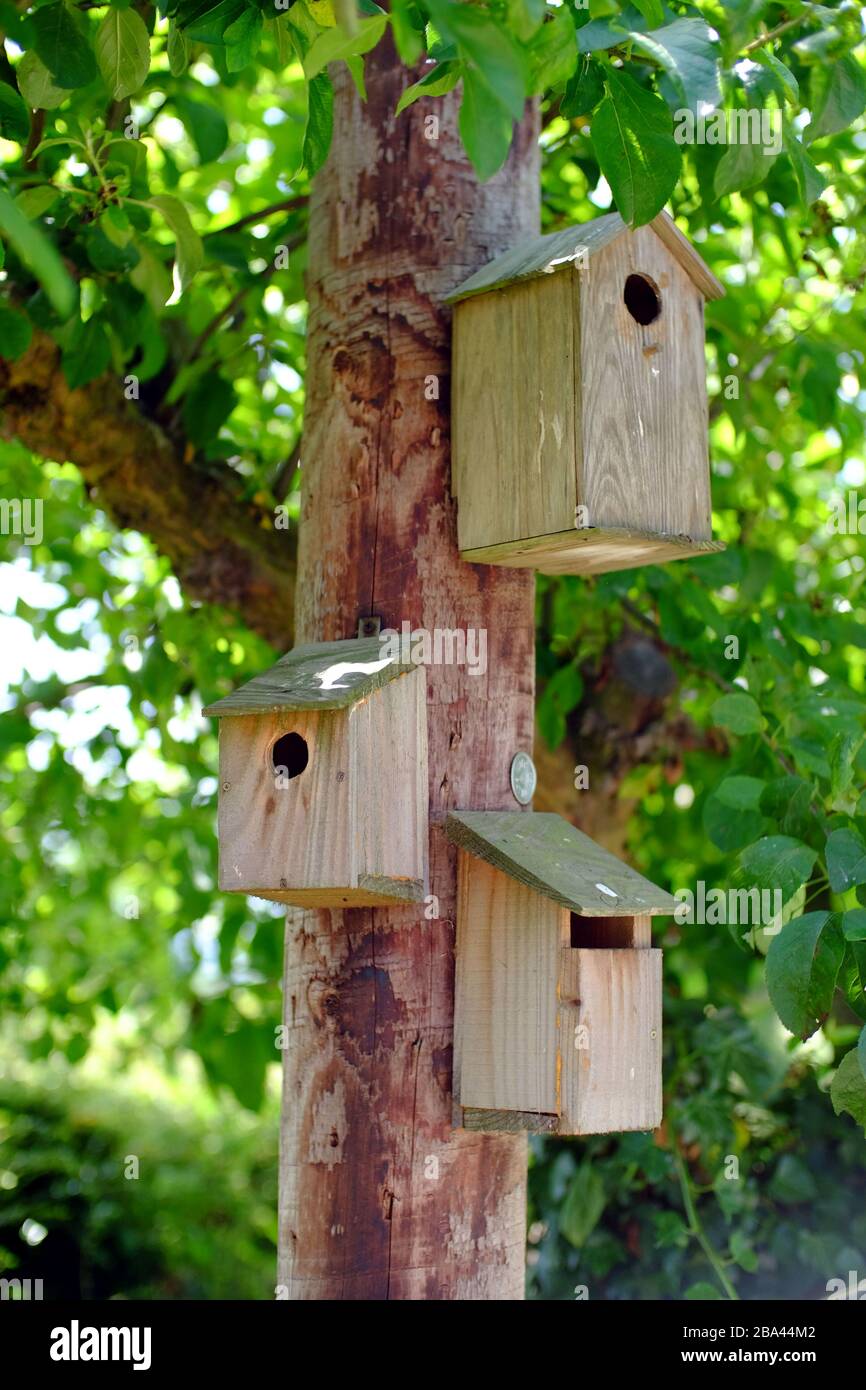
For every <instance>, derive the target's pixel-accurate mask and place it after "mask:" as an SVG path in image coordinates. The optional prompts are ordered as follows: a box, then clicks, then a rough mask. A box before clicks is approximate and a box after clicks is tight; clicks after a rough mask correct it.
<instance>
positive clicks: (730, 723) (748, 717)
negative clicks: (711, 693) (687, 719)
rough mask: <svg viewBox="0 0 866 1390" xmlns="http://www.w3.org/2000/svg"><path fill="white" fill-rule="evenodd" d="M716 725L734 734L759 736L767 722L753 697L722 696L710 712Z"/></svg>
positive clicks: (738, 695) (743, 695)
mask: <svg viewBox="0 0 866 1390" xmlns="http://www.w3.org/2000/svg"><path fill="white" fill-rule="evenodd" d="M710 718H711V719H712V721H713V723H714V724H718V725H719V726H720V727H721V728H723V729H730V730H731V733H733V734H759V733H760V732H761V730H762V729H764V728H766V724H767V721H766V719H765V718H764V716H763V715H762V714H761V711H760V709H759V708H758V705H757V703H756V701H755V700H753V699H752V697H751V695H745V694H742V695H740V694H737V695H722V696H721V697H720V698H719V699H718V700H716V702H715V703H714V705H713V706H712V708H711V710H710Z"/></svg>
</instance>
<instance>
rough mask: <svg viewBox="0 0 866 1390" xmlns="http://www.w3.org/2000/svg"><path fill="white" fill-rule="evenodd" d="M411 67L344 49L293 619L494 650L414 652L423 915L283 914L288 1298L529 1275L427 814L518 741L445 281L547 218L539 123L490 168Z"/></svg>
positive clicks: (521, 675)
mask: <svg viewBox="0 0 866 1390" xmlns="http://www.w3.org/2000/svg"><path fill="white" fill-rule="evenodd" d="M405 82H406V77H405V74H403V73H402V72H401V71H400V70H399V68H398V65H397V63H396V60H395V59H394V58H393V56H392V55H391V53H390V51H389V50H388V49H386V48H382V49H379V50H377V51H376V52H375V53H374V54H372V55H370V57H369V58H368V60H367V87H368V98H369V99H368V102H367V103H366V105H362V104H361V102H360V101H359V99H358V98H357V96H356V94H355V92H354V90H353V89H352V85H351V79H350V78H349V77H348V74H347V73H345V71H343V72H341V73H339V74H338V86H339V89H338V96H337V106H336V115H335V131H334V144H333V151H332V154H331V157H330V159H329V162H328V164H327V166H326V167H325V169H324V170H323V171H322V173H321V174H320V175H319V176H318V178H317V180H316V188H315V191H314V196H313V204H312V208H311V232H310V248H311V270H310V276H309V290H310V320H309V343H308V382H309V396H308V404H307V412H306V420H305V431H304V453H303V459H302V466H303V471H304V492H303V518H302V525H301V541H300V569H299V575H298V612H297V618H298V629H299V632H298V638H299V640H300V641H311V640H329V639H334V638H344V637H347V636H350V635H352V634H353V633H355V632H356V631H357V623H358V618H359V616H361V615H364V614H369V613H370V612H373V613H377V614H379V615H380V616H381V618H382V621H383V626H385V627H388V628H396V629H399V628H400V624H401V621H402V620H403V619H407V620H409V621H410V622H411V623H412V624H413V627H423V628H426V629H428V630H431V631H432V630H433V629H434V628H437V627H440V628H455V627H458V626H460V627H475V628H484V629H486V631H487V640H488V665H487V671H486V674H484V675H483V676H475V677H473V676H471V675H469V674H468V673H467V670H466V668H465V667H456V666H444V665H443V666H433V667H430V668H429V669H428V670H427V685H428V732H429V806H430V818H431V822H432V823H433V828H432V830H431V859H430V874H431V885H430V886H431V892H432V893H433V894H435V895H436V896H437V898H438V913H439V915H438V917H435V918H433V919H432V920H426V919H425V918H424V916H423V913H421V912H419V911H418V909H417V908H416V909H413V910H396V911H388V912H386V911H373V912H370V911H365V910H356V911H351V912H346V913H337V912H333V913H327V912H320V913H315V914H313V913H307V914H301V913H291V914H290V915H289V919H288V922H287V934H286V943H287V945H286V973H285V1017H286V1022H287V1024H288V1032H289V1042H288V1049H287V1052H286V1055H285V1072H284V1114H283V1125H282V1144H281V1150H282V1152H281V1193H280V1260H279V1281H280V1283H281V1284H284V1285H285V1286H286V1289H287V1291H288V1295H289V1297H290V1298H293V1299H324V1298H343V1299H362V1298H372V1299H386V1298H397V1299H519V1298H522V1296H523V1284H524V1242H525V1229H524V1222H525V1182H526V1175H525V1164H526V1145H525V1138H524V1137H523V1136H522V1135H510V1134H503V1135H498V1136H488V1135H477V1134H470V1133H466V1132H463V1131H460V1132H457V1133H454V1132H452V1129H451V1115H452V1111H451V1070H452V1029H453V977H454V954H453V953H454V918H455V898H456V851H455V850H454V848H453V847H452V846H450V845H449V844H448V842H447V840H446V839H445V836H444V835H443V834H442V832H441V830H440V829H438V828H437V827H438V826H439V825H440V824H441V822H442V820H443V819H444V816H445V814H446V813H447V811H448V810H450V809H451V808H453V807H454V806H458V805H463V806H479V807H506V806H509V805H511V806H513V805H514V802H513V800H512V798H511V793H510V789H509V785H508V769H509V764H510V760H511V757H512V755H513V753H514V752H515V751H516V750H517V749H520V748H523V749H529V748H531V746H532V712H533V694H534V690H533V676H534V671H533V668H534V659H533V636H534V632H533V581H532V576H531V574H529V573H519V572H507V571H496V572H492V571H490V570H486V569H473V568H471V567H469V566H467V565H464V564H461V562H460V560H459V557H458V554H457V549H456V528H455V519H454V506H453V503H452V502H451V499H450V495H449V487H448V464H449V447H448V424H449V407H448V396H449V382H448V373H449V366H450V342H449V337H450V335H449V322H448V320H449V312H448V311H446V310H445V309H444V308H443V307H442V305H441V297H442V296H443V295H444V294H445V293H446V292H447V291H448V290H450V289H452V288H453V287H454V286H455V285H456V284H458V283H459V282H460V280H461V279H463V278H465V277H466V275H468V274H469V272H470V271H472V270H473V269H475V268H476V267H477V266H479V265H482V264H484V262H485V261H487V260H489V259H490V258H491V257H492V256H493V255H495V254H496V253H497V252H499V251H501V250H503V249H504V248H505V247H507V246H509V245H511V244H513V242H514V241H516V240H518V239H519V238H520V237H522V236H526V235H529V234H531V233H532V232H534V231H536V230H537V226H538V187H539V185H538V166H537V162H536V153H535V151H536V139H537V125H536V123H535V118H534V117H529V118H528V119H527V121H526V122H525V123H524V125H523V126H522V127H521V128H520V130H519V131H518V134H517V138H516V144H515V148H514V149H513V151H512V154H511V156H510V159H509V162H508V164H507V166H506V168H505V169H504V170H503V172H502V173H501V174H500V175H498V176H497V177H496V178H494V179H493V180H491V181H490V182H489V183H487V184H484V185H479V183H478V182H477V180H476V179H475V178H474V176H473V175H472V173H471V170H470V169H469V166H468V164H467V162H466V159H465V156H464V155H463V153H462V150H461V148H460V143H459V140H458V136H457V131H456V118H457V110H458V103H459V94H458V93H453V94H450V95H449V96H447V97H445V98H443V99H435V100H428V101H420V102H418V103H417V104H416V105H414V106H412V107H411V108H410V109H409V110H408V111H407V112H405V113H404V114H403V115H402V116H400V117H399V118H398V119H397V120H395V119H394V117H393V111H394V108H395V106H396V103H397V100H398V97H399V94H400V91H401V90H402V88H403V86H404V85H405ZM431 114H435V115H437V116H438V117H439V119H440V126H439V130H438V132H435V133H438V139H435V140H434V139H428V138H427V136H428V135H430V134H432V133H434V132H432V130H431V128H430V127H429V126H427V128H426V130H425V120H426V118H427V117H429V116H430V115H431ZM430 377H436V378H438V381H439V398H438V400H437V399H427V397H428V396H431V395H435V390H434V389H433V388H432V386H431V383H430V382H429V381H427V380H426V379H427V378H430ZM425 384H426V386H427V388H428V389H427V391H426V392H425ZM381 772H382V776H383V777H384V778H387V777H388V775H389V759H388V748H387V746H385V747H383V749H382V759H381Z"/></svg>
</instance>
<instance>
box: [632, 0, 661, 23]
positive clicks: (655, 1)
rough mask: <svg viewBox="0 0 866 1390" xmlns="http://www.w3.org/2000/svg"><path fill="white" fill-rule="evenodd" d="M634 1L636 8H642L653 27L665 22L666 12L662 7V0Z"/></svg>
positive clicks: (643, 13) (645, 17) (642, 12)
mask: <svg viewBox="0 0 866 1390" xmlns="http://www.w3.org/2000/svg"><path fill="white" fill-rule="evenodd" d="M634 3H635V9H638V10H640V12H641V14H642V15H643V17H644V19H645V20H646V22H647V24H648V25H649V26H650V28H651V29H656V28H658V26H659V25H660V24H663V23H664V19H665V12H664V10H663V9H662V0H634Z"/></svg>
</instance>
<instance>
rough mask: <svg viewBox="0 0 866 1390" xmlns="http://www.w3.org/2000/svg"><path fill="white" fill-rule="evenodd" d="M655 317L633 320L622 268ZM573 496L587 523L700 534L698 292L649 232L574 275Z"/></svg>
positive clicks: (702, 398) (703, 440) (620, 241)
mask: <svg viewBox="0 0 866 1390" xmlns="http://www.w3.org/2000/svg"><path fill="white" fill-rule="evenodd" d="M635 273H639V274H641V275H645V276H648V277H649V278H650V279H651V280H652V281H653V282H654V283H655V285H656V287H657V289H658V295H659V299H660V300H661V313H660V314H659V316H658V318H657V319H655V320H654V321H653V322H652V323H648V324H640V323H636V322H635V320H634V319H633V318H632V316H631V314H630V313H629V311H628V309H627V307H626V305H625V303H624V302H623V291H624V286H625V283H626V280H627V279H628V277H629V275H633V274H635ZM580 337H581V350H580V368H579V374H580V380H579V389H580V414H581V420H582V425H583V448H582V452H581V454H580V456H579V458H578V481H577V492H578V499H577V500H578V503H580V504H582V505H583V506H585V507H586V509H587V513H588V521H589V524H590V525H591V526H608V527H629V528H643V529H646V530H652V531H658V532H659V533H660V534H661V535H663V536H687V537H689V539H690V540H692V541H708V540H710V539H711V536H712V525H711V503H710V471H709V461H708V457H707V429H708V424H707V368H706V359H705V355H704V296H703V294H702V293H701V291H700V290H699V289H698V288H697V287H696V286H695V284H694V282H693V280H692V279H691V277H690V276H689V275H688V274H687V273H686V271H685V270H683V268H682V266H681V265H680V264H679V262H678V261H677V260H676V259H675V258H674V257H673V256H672V255H671V253H670V252H669V251H668V249H667V247H666V246H665V245H664V244H663V243H662V242H661V241H660V240H659V238H658V237H657V236H656V234H655V232H653V231H652V230H651V229H650V228H649V227H639V228H638V229H637V230H636V231H635V232H632V233H630V234H629V235H627V236H622V237H618V238H617V240H616V241H613V242H611V243H610V245H609V246H605V247H604V249H603V250H602V251H600V252H599V253H598V255H597V256H596V257H595V259H594V260H593V261H592V262H591V265H590V269H589V272H588V274H586V275H584V276H583V278H582V279H581V281H580Z"/></svg>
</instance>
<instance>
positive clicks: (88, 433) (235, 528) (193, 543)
mask: <svg viewBox="0 0 866 1390" xmlns="http://www.w3.org/2000/svg"><path fill="white" fill-rule="evenodd" d="M0 410H2V422H0V433H2V435H3V436H4V437H5V438H7V439H8V438H15V439H19V440H20V441H21V443H22V444H24V445H25V446H26V447H27V448H29V449H32V450H33V451H34V452H35V453H37V454H41V455H42V456H43V457H45V458H52V459H59V460H64V461H65V460H69V461H70V462H72V463H74V464H76V465H77V467H78V468H79V470H80V472H81V474H82V476H83V478H84V482H85V485H86V487H87V489H88V492H89V494H90V496H91V498H92V499H93V501H94V502H95V503H96V504H97V505H98V506H100V507H102V508H103V509H104V510H105V511H106V512H107V513H108V514H109V516H111V517H112V519H113V520H114V521H115V522H116V523H117V524H118V525H119V526H123V527H130V528H132V529H134V530H136V531H141V532H143V533H144V534H145V535H147V536H149V537H150V539H151V540H152V541H153V543H154V545H156V547H157V548H158V549H159V550H160V551H161V552H162V554H163V555H165V556H166V557H167V558H168V559H169V560H170V561H171V564H172V566H173V568H174V571H175V574H176V575H177V577H178V579H179V580H180V582H181V583H182V584H183V586H184V588H185V590H186V591H187V593H188V594H189V596H190V597H192V598H195V599H200V600H202V601H203V602H205V603H217V604H222V605H224V606H225V607H227V608H231V609H234V610H236V611H237V612H238V613H239V614H240V615H241V617H242V618H243V620H244V621H245V622H246V623H247V624H248V626H249V627H251V628H252V629H253V630H254V631H255V632H258V633H260V634H261V636H263V637H264V638H266V639H267V640H268V641H269V642H272V643H273V644H274V646H275V647H278V648H279V649H280V650H286V648H287V647H289V646H290V645H291V637H292V613H293V609H294V583H295V559H296V552H297V536H296V535H295V533H294V532H289V531H276V530H274V529H273V521H274V517H273V514H272V513H271V512H270V511H269V510H268V509H267V508H265V507H261V506H258V505H256V504H254V503H252V502H250V501H247V500H246V499H245V498H244V497H243V496H242V491H243V481H242V480H241V479H240V478H238V477H237V476H236V475H235V474H234V473H233V472H232V470H231V469H230V468H227V467H226V466H225V465H213V466H208V467H207V468H203V467H199V466H196V465H195V464H193V463H190V462H188V461H186V460H185V458H184V457H183V456H182V455H181V453H180V452H179V451H178V449H177V448H175V446H174V445H173V444H172V443H171V442H170V440H169V439H168V438H167V436H166V435H165V433H164V432H163V431H162V430H161V429H160V427H159V426H158V425H157V424H155V423H154V422H153V421H152V420H149V419H148V418H147V417H146V416H145V415H144V414H142V412H141V410H140V409H139V408H138V406H137V404H136V403H135V402H134V401H127V400H126V399H125V397H124V394H123V388H122V386H121V384H120V382H119V381H118V379H117V378H116V377H114V378H113V377H111V376H110V375H106V376H104V377H102V378H100V379H99V380H98V381H94V382H91V383H90V384H89V385H88V386H85V387H83V388H81V389H80V390H76V391H72V390H70V388H69V387H68V386H67V384H66V380H65V378H64V376H63V373H62V372H61V369H60V353H59V349H58V347H57V345H56V344H55V343H54V342H53V340H52V339H51V338H49V337H48V336H47V335H46V334H43V333H37V334H36V335H34V340H33V343H32V344H31V346H30V348H29V349H28V351H27V352H26V353H25V354H24V355H23V356H22V357H21V358H19V359H18V361H17V362H9V361H6V360H2V359H0Z"/></svg>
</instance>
